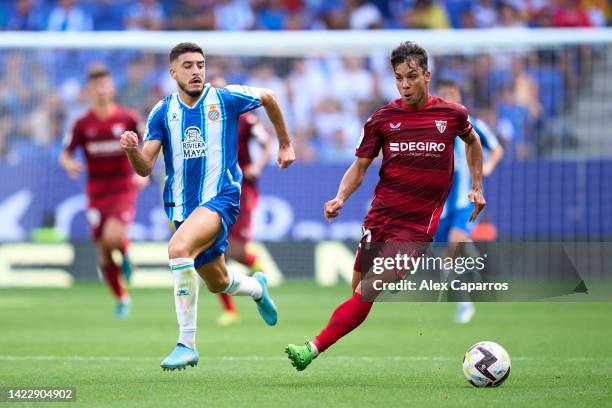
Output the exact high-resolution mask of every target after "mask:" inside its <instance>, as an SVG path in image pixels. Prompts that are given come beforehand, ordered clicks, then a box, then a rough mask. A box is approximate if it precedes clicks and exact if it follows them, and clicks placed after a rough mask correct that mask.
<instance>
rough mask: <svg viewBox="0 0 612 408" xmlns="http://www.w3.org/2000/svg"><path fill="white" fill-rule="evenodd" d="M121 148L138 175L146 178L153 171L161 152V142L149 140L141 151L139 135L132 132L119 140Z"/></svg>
mask: <svg viewBox="0 0 612 408" xmlns="http://www.w3.org/2000/svg"><path fill="white" fill-rule="evenodd" d="M119 144H120V145H121V148H122V149H123V151H124V152H125V154H127V157H128V160H129V161H130V164H131V165H132V168H134V171H135V172H136V174H138V175H139V176H142V177H146V176H148V175H149V174H151V171H153V166H155V161H156V160H157V156H158V155H159V151H160V150H161V142H160V141H159V140H147V141H146V142H145V144H144V146H143V147H142V150H140V148H139V146H138V135H137V134H136V133H134V132H132V131H129V130H128V131H125V132H123V134H122V135H121V139H120V140H119Z"/></svg>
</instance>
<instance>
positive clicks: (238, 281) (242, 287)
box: [223, 269, 263, 300]
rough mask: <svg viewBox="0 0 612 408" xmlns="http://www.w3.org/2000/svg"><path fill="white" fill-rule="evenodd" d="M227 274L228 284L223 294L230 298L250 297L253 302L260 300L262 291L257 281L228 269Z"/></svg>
mask: <svg viewBox="0 0 612 408" xmlns="http://www.w3.org/2000/svg"><path fill="white" fill-rule="evenodd" d="M227 272H228V273H229V278H230V283H229V285H228V286H227V288H225V290H224V291H223V292H225V293H228V294H230V295H232V296H250V297H252V298H253V299H254V300H259V299H260V298H261V293H262V290H263V289H262V287H261V284H260V283H259V281H258V280H257V279H255V278H253V277H251V276H246V275H243V274H241V273H234V272H232V271H231V270H230V269H228V270H227Z"/></svg>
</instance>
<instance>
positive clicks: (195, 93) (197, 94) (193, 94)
mask: <svg viewBox="0 0 612 408" xmlns="http://www.w3.org/2000/svg"><path fill="white" fill-rule="evenodd" d="M177 83H178V86H179V88H181V89H182V90H183V92H185V93H186V94H187V95H189V96H190V97H192V98H198V97H200V95H202V92H204V87H203V86H202V89H198V90H196V91H190V90H189V88H188V87H189V84H188V83H187V84H182V83H180V82H178V81H177Z"/></svg>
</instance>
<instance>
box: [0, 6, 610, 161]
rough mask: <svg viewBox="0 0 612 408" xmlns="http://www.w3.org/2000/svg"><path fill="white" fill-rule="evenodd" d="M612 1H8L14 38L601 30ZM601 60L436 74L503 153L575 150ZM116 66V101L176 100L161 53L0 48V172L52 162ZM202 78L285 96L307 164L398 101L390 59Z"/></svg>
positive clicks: (261, 65)
mask: <svg viewBox="0 0 612 408" xmlns="http://www.w3.org/2000/svg"><path fill="white" fill-rule="evenodd" d="M609 19H610V7H609V5H608V2H607V1H605V0H603V1H597V0H591V1H574V0H504V1H495V0H479V1H465V0H446V1H423V0H414V1H410V0H403V1H402V0H372V1H363V0H345V1H331V0H327V1H323V0H252V1H247V0H225V1H223V0H215V1H212V0H177V1H170V0H167V1H156V0H140V1H128V0H114V1H113V0H98V1H92V0H90V1H85V0H83V1H76V0H57V1H44V0H38V1H36V0H15V1H10V2H8V1H3V2H2V0H0V27H1V28H4V29H8V30H92V29H93V30H126V29H132V30H159V29H163V30H172V29H177V30H187V29H189V30H191V29H195V30H246V29H266V30H290V29H304V28H307V29H348V28H354V29H360V28H405V27H420V28H423V27H425V28H449V27H499V26H503V27H515V26H529V27H542V26H546V27H548V26H560V27H579V26H593V25H605V24H606V22H609ZM592 61H593V55H592V50H591V49H590V48H589V47H564V48H555V49H550V50H540V51H525V52H522V53H510V52H508V53H497V54H476V55H470V56H453V55H449V56H436V57H434V58H432V61H431V69H432V72H433V73H434V75H433V78H434V83H433V84H432V89H435V80H436V79H437V78H445V79H453V80H455V81H457V82H458V83H459V84H460V85H461V86H462V87H463V90H464V93H465V98H464V103H465V104H466V106H467V107H468V108H469V109H470V112H472V113H473V114H475V115H477V116H478V117H480V118H481V119H483V120H485V121H486V122H487V123H489V124H490V125H491V127H492V128H493V129H495V130H496V132H497V134H498V136H499V138H500V139H501V141H502V143H504V144H505V145H506V146H509V147H510V149H508V151H509V152H510V153H514V154H509V155H508V157H509V158H510V159H512V158H513V157H514V158H525V157H533V156H536V155H542V154H546V152H547V149H548V148H550V146H554V145H558V144H563V145H565V144H571V143H572V140H573V135H572V134H571V131H570V130H569V129H568V128H567V126H566V124H567V120H566V119H565V114H566V113H567V112H568V111H569V109H571V106H572V103H573V101H574V99H575V96H576V95H575V94H576V91H577V89H578V85H577V84H578V83H579V82H580V81H581V78H583V77H585V76H587V75H588V74H589V71H590V64H591V63H592ZM96 62H103V63H104V64H106V65H108V66H109V67H110V68H111V70H112V72H113V76H114V79H115V83H116V85H117V97H118V101H119V102H120V103H122V104H124V105H125V106H127V107H130V108H132V109H134V110H136V111H138V113H139V114H140V115H141V118H142V120H143V122H144V121H146V116H147V114H148V111H149V110H150V108H151V107H152V106H153V105H154V104H155V103H156V102H157V101H158V100H159V99H160V98H162V97H163V96H164V95H166V94H168V93H171V92H174V90H175V84H174V82H173V81H172V79H171V78H170V76H169V75H168V68H167V66H168V62H167V56H166V55H164V54H152V53H142V52H139V51H121V52H117V51H91V50H79V51H77V50H53V51H50V50H36V51H31V50H22V51H21V50H0V163H8V164H11V163H17V162H19V161H21V160H31V159H36V157H38V156H39V155H40V156H41V157H42V156H44V157H54V155H56V154H57V152H58V151H59V149H60V146H61V140H62V137H63V135H64V134H65V133H66V132H67V131H69V130H70V127H71V125H72V123H73V122H74V119H75V118H76V117H77V116H78V115H80V114H82V113H83V111H84V110H85V109H86V108H87V96H86V93H85V87H84V85H85V72H86V70H87V67H88V66H89V65H91V64H92V63H96ZM207 76H208V78H209V79H210V78H212V77H214V76H224V77H225V79H226V80H227V81H228V82H229V83H244V84H248V85H252V86H260V87H266V88H271V89H273V90H275V91H276V93H277V94H278V96H279V98H280V101H281V104H282V105H283V107H284V110H285V112H286V115H287V119H288V124H289V127H290V130H291V133H292V136H293V137H294V140H295V144H296V153H297V156H298V159H299V160H301V161H303V162H308V161H311V162H312V161H319V162H338V161H348V160H351V158H352V157H353V153H354V147H355V145H356V143H357V140H358V138H359V136H360V133H361V126H362V124H363V122H364V121H365V120H366V119H367V118H368V116H369V115H370V114H371V113H372V112H373V110H374V109H376V108H377V107H379V106H380V105H382V104H384V103H386V102H388V101H390V100H392V99H396V98H397V96H398V94H397V90H396V88H395V83H394V78H393V75H392V74H391V72H390V67H389V63H388V55H387V53H380V54H377V55H370V56H369V57H367V58H356V57H351V58H341V57H328V58H302V59H297V58H292V59H289V58H228V57H223V58H221V57H212V58H209V59H208V60H207Z"/></svg>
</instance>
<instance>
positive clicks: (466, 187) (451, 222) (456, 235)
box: [434, 79, 504, 323]
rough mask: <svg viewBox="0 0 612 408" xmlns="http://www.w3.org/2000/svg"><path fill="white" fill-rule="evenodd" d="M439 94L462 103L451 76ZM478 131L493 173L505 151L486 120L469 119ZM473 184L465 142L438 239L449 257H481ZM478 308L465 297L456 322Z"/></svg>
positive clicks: (486, 166) (459, 146)
mask: <svg viewBox="0 0 612 408" xmlns="http://www.w3.org/2000/svg"><path fill="white" fill-rule="evenodd" d="M436 88H437V95H438V96H439V97H440V98H442V99H445V100H447V101H448V102H454V103H459V104H461V103H462V97H461V89H460V87H459V85H458V84H457V83H456V82H454V81H452V80H448V79H440V80H438V82H437V87H436ZM469 120H470V122H471V123H472V126H473V127H474V130H475V131H476V133H477V134H478V136H480V143H481V144H482V147H483V150H484V151H485V153H487V154H486V155H485V158H486V159H485V162H484V163H483V166H482V174H483V176H485V177H486V176H489V175H490V174H491V173H493V170H494V169H495V167H496V166H497V164H498V163H499V161H500V160H501V159H502V157H503V155H504V150H503V148H502V146H501V145H500V144H499V142H498V140H497V138H496V137H495V134H494V133H493V132H492V131H491V129H490V128H489V126H487V125H486V123H484V122H483V121H482V120H480V119H478V118H474V117H470V118H469ZM471 187H472V179H471V177H470V169H469V168H468V166H467V164H466V160H465V145H464V143H455V173H454V176H453V185H452V187H451V190H450V192H449V194H448V198H447V199H446V203H445V204H444V210H443V211H442V216H441V218H440V224H439V225H438V231H437V232H436V236H435V238H434V240H435V241H436V242H447V243H448V246H447V248H446V254H447V255H449V256H457V255H459V254H462V255H464V256H478V251H477V250H476V247H475V246H474V244H473V243H472V231H473V229H474V226H475V224H476V222H475V221H474V222H470V214H471V212H472V203H471V202H470V200H469V198H468V194H469V192H470V189H471ZM475 311H476V309H475V308H474V304H473V303H472V302H471V301H469V297H466V298H464V299H461V301H460V302H458V304H457V313H456V315H455V321H456V322H457V323H468V322H469V321H470V320H471V319H472V317H473V316H474V313H475Z"/></svg>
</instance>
